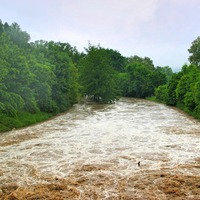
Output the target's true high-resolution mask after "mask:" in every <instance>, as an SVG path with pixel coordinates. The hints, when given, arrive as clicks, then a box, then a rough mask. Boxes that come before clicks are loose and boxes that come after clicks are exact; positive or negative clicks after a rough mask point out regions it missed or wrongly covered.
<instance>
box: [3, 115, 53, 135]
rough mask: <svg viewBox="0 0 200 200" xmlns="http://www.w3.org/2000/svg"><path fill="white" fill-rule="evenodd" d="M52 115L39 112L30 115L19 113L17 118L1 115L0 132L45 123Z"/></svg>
mask: <svg viewBox="0 0 200 200" xmlns="http://www.w3.org/2000/svg"><path fill="white" fill-rule="evenodd" d="M52 116H53V115H52V114H49V113H44V112H38V113H34V114H31V113H28V112H22V113H19V114H18V116H17V117H9V116H6V115H3V114H0V132H6V131H10V130H12V129H13V128H16V129H17V128H22V127H26V126H30V125H33V124H36V123H39V122H42V121H45V120H47V119H49V118H50V117H52Z"/></svg>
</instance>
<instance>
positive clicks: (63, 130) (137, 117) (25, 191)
mask: <svg viewBox="0 0 200 200" xmlns="http://www.w3.org/2000/svg"><path fill="white" fill-rule="evenodd" d="M173 198H174V199H175V198H176V199H179V198H180V199H195V200H196V199H200V122H198V121H196V120H194V119H193V118H191V117H188V116H187V115H186V114H184V113H182V112H180V111H178V110H176V109H174V108H171V107H167V106H165V105H162V104H158V103H154V102H150V101H146V100H139V99H129V98H122V99H120V100H119V101H118V102H116V103H115V104H111V105H96V104H92V103H87V104H78V105H75V106H74V107H73V108H71V109H70V111H69V112H67V113H66V114H63V115H60V116H57V117H55V118H53V119H52V120H49V121H46V122H44V123H41V124H38V125H35V126H31V127H28V128H24V129H21V130H14V131H11V132H9V133H4V134H1V135H0V199H173Z"/></svg>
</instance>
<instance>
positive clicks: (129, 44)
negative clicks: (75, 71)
mask: <svg viewBox="0 0 200 200" xmlns="http://www.w3.org/2000/svg"><path fill="white" fill-rule="evenodd" d="M0 3H1V4H0V5H1V6H0V16H1V20H2V22H3V23H4V22H8V23H9V24H11V23H12V22H17V23H18V24H19V25H20V27H21V29H22V30H24V31H27V32H28V33H29V34H30V36H31V39H32V41H35V40H40V39H43V40H47V41H49V40H53V41H55V42H57V41H60V42H68V43H69V44H71V45H72V46H76V47H77V49H78V50H79V51H83V50H84V47H87V46H88V41H90V43H91V44H94V45H97V44H100V45H101V46H102V47H105V48H111V49H114V50H117V51H119V52H120V53H121V54H122V55H123V56H133V55H138V56H141V57H145V56H146V57H149V58H151V59H152V60H153V62H154V65H155V66H170V67H171V68H172V69H174V71H176V70H180V69H181V67H182V65H183V64H185V63H187V62H188V56H189V53H188V50H187V49H188V48H189V47H190V46H191V43H192V41H194V40H195V39H196V38H197V37H198V36H200V0H0Z"/></svg>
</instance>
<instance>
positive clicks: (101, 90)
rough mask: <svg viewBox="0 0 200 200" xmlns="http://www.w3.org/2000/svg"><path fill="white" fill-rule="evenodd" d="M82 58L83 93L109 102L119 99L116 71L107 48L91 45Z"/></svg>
mask: <svg viewBox="0 0 200 200" xmlns="http://www.w3.org/2000/svg"><path fill="white" fill-rule="evenodd" d="M86 51H87V54H86V56H85V57H84V58H83V59H82V63H81V64H82V66H81V69H80V70H81V71H80V76H81V77H80V80H81V84H82V89H83V90H82V92H83V95H85V96H88V97H90V98H93V100H94V101H97V102H104V103H109V102H113V101H115V100H116V99H117V94H118V91H117V86H116V72H115V70H114V69H113V66H112V59H111V57H110V54H109V53H108V52H107V50H106V49H104V48H101V47H100V46H97V47H96V46H92V45H89V47H88V49H86Z"/></svg>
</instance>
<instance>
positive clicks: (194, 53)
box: [188, 37, 200, 68]
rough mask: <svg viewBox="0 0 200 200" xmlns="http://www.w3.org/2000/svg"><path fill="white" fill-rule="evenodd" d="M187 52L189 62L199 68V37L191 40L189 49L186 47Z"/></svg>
mask: <svg viewBox="0 0 200 200" xmlns="http://www.w3.org/2000/svg"><path fill="white" fill-rule="evenodd" d="M188 51H189V53H190V54H191V55H190V56H189V61H190V63H191V64H194V65H196V66H198V67H199V68H200V37H197V39H195V40H194V41H193V42H192V45H191V47H190V49H188Z"/></svg>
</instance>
